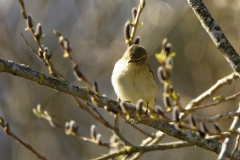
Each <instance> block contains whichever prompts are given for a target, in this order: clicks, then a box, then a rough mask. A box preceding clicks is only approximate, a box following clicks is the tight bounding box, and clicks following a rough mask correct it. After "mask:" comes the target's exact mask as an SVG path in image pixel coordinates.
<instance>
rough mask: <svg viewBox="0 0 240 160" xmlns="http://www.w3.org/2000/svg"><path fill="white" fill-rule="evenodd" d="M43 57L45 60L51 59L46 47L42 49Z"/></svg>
mask: <svg viewBox="0 0 240 160" xmlns="http://www.w3.org/2000/svg"><path fill="white" fill-rule="evenodd" d="M43 57H44V58H46V59H50V58H51V57H52V53H51V52H50V51H49V49H48V47H44V49H43Z"/></svg>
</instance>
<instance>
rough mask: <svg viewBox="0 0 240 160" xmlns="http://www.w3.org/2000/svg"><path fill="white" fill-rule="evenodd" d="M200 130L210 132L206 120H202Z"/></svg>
mask: <svg viewBox="0 0 240 160" xmlns="http://www.w3.org/2000/svg"><path fill="white" fill-rule="evenodd" d="M200 130H201V131H203V132H204V133H208V132H209V130H208V128H207V126H206V124H205V123H204V122H200Z"/></svg>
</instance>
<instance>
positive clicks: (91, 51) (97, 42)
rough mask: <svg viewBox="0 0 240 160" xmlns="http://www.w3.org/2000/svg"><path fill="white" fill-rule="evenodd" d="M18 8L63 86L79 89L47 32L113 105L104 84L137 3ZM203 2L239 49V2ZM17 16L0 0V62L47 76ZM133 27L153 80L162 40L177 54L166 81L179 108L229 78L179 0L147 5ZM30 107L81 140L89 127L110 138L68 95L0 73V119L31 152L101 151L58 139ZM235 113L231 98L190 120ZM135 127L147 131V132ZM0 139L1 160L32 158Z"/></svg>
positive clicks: (13, 6)
mask: <svg viewBox="0 0 240 160" xmlns="http://www.w3.org/2000/svg"><path fill="white" fill-rule="evenodd" d="M24 2H25V6H26V10H27V13H30V14H31V15H32V17H33V20H34V21H35V24H37V23H39V22H40V23H41V24H42V26H43V32H44V34H46V37H45V38H44V39H43V40H42V42H43V44H44V45H45V46H48V47H49V49H50V51H51V52H52V53H53V56H52V61H53V63H54V66H55V67H56V68H57V70H58V71H59V72H61V73H62V74H63V75H64V76H65V77H67V80H68V81H69V82H71V83H73V84H75V85H79V86H83V85H85V83H83V82H78V81H77V80H76V79H75V77H74V75H73V73H72V69H71V67H72V66H71V63H70V61H69V60H68V59H64V58H62V55H63V50H62V49H61V47H60V46H59V44H58V39H57V38H56V36H55V35H54V34H53V33H52V30H53V29H56V30H58V31H59V32H60V33H62V35H64V36H65V37H66V38H68V40H69V41H70V43H71V46H72V49H73V53H72V56H73V58H74V59H75V60H76V61H77V62H78V64H79V67H80V69H81V70H82V71H83V73H84V74H85V76H86V77H87V78H88V79H89V80H90V81H91V82H92V83H93V82H94V81H95V80H96V81H98V83H99V87H100V92H101V93H105V94H106V95H107V96H108V97H109V98H113V99H116V95H115V93H114V91H113V88H112V85H111V73H112V69H113V66H114V64H115V62H116V61H117V60H118V59H119V58H121V56H122V54H123V53H124V52H125V50H126V45H125V44H124V35H123V27H124V24H125V22H126V21H127V20H131V19H132V16H131V9H132V7H135V6H136V7H137V6H138V3H139V1H138V0H134V1H133V0H132V1H127V0H115V1H112V0H98V1H95V0H81V1H79V0H67V1H66V0H58V1H57V0H25V1H24ZM204 3H205V5H206V6H207V8H208V10H209V11H210V13H211V14H212V16H213V18H214V19H215V20H216V22H217V23H218V24H219V25H220V26H221V28H222V31H223V32H224V34H225V35H226V36H227V38H228V39H229V41H230V42H231V43H232V45H233V46H234V48H235V49H236V50H237V51H239V50H240V45H239V36H240V30H239V26H240V2H239V1H237V0H232V1H228V0H221V1H218V0H212V1H204ZM20 10H21V9H20V6H19V4H18V1H16V0H0V57H1V58H3V59H8V60H13V61H14V62H16V63H21V64H26V65H28V66H29V67H30V68H32V69H35V70H37V71H41V72H43V73H45V74H47V75H49V72H48V69H47V67H45V66H44V65H43V64H42V63H41V61H39V60H38V59H37V58H36V56H35V55H34V54H33V53H31V52H30V51H29V49H28V48H27V47H26V45H25V44H24V43H23V40H22V38H21V36H20V34H19V32H23V34H24V36H25V37H26V38H27V40H28V42H29V44H30V45H31V46H32V47H33V48H34V49H35V50H38V47H37V44H36V42H35V41H34V40H33V38H32V36H31V34H30V32H28V31H25V28H26V23H25V21H24V19H23V18H22V17H21V14H20ZM141 21H143V22H144V25H143V26H142V27H139V28H138V30H137V35H139V36H141V42H140V44H141V45H143V46H144V47H145V48H146V50H147V51H148V58H149V62H150V65H151V67H152V70H153V71H154V74H155V76H156V70H157V68H158V66H159V64H158V62H157V60H156V58H155V56H154V55H155V53H157V52H160V50H161V42H162V40H163V38H165V37H167V38H168V41H169V42H171V43H172V45H173V51H174V52H176V53H177V55H176V57H174V70H173V76H172V81H173V85H174V89H175V91H176V92H178V93H180V95H181V104H182V105H183V106H186V104H187V103H188V102H189V101H190V100H191V99H192V98H194V97H196V96H198V95H199V94H201V93H202V92H204V91H205V90H207V89H208V88H209V87H211V85H213V84H214V83H215V82H216V81H217V80H218V79H220V78H222V77H224V76H226V75H228V74H230V73H231V72H232V69H231V68H230V66H229V65H228V63H227V62H226V60H225V59H224V57H223V56H222V54H221V53H220V51H218V50H217V48H216V47H215V45H214V44H213V42H212V40H211V38H210V37H209V36H208V35H207V33H206V31H205V30H204V29H203V28H202V26H201V24H200V22H199V21H198V19H197V17H196V16H195V14H194V13H193V11H192V10H191V8H190V7H189V6H188V4H187V1H186V0H166V1H163V0H147V3H146V7H145V9H144V10H143V12H142V15H141V17H140V22H141ZM156 81H158V80H156ZM157 83H158V85H159V86H158V88H159V89H158V97H157V104H160V105H162V104H163V103H162V86H161V85H160V83H159V82H157ZM239 88H240V85H239V83H237V82H235V83H234V85H231V86H226V87H223V88H222V89H221V90H220V92H219V93H218V94H221V95H223V96H228V95H231V94H234V93H236V92H238V91H239ZM218 94H217V95H218ZM210 100H211V99H210ZM210 100H209V101H210ZM37 104H41V105H42V107H43V109H45V110H47V111H48V112H49V113H50V114H52V115H54V116H55V118H56V121H58V122H59V123H62V124H63V123H64V121H65V120H75V121H76V123H77V124H78V125H79V131H78V132H79V133H80V134H81V135H83V136H87V137H88V136H89V134H90V126H91V125H92V124H95V125H96V126H97V131H98V133H101V134H102V140H103V141H108V140H109V138H110V136H111V131H109V130H108V129H106V128H105V127H103V125H101V124H99V123H98V122H96V121H94V120H93V119H92V118H91V117H90V116H88V115H87V114H86V113H85V112H84V111H82V110H81V109H79V108H78V107H77V105H76V102H75V101H74V100H73V99H72V98H71V96H68V95H65V94H63V93H58V92H56V91H54V90H52V89H51V88H48V87H44V86H39V85H37V84H36V83H34V82H31V81H28V80H27V79H23V78H19V77H14V76H12V75H10V74H7V73H1V74H0V116H1V117H3V118H4V119H5V120H6V121H8V122H9V123H10V127H11V130H12V132H14V133H15V134H16V135H17V136H19V137H20V138H21V139H22V140H23V141H25V142H27V143H29V144H30V145H31V146H32V147H33V148H34V149H36V150H37V151H38V152H39V153H41V154H42V155H44V156H45V157H46V158H48V159H51V160H55V159H57V160H68V159H71V160H74V159H90V158H94V157H97V156H100V155H101V154H104V153H107V152H108V150H107V149H106V148H103V147H99V146H96V145H93V144H89V143H85V142H83V141H81V140H79V139H77V138H75V137H72V136H66V135H65V133H64V131H63V130H61V129H56V128H51V127H50V125H49V124H48V123H47V122H46V121H44V120H41V119H39V118H37V117H36V116H34V115H33V113H32V109H33V108H35V107H36V106H37ZM237 107H238V99H236V100H235V101H232V102H227V103H223V104H221V105H219V106H215V107H211V108H209V109H205V110H203V111H198V112H195V114H196V115H198V116H206V117H208V116H213V115H216V114H219V113H223V112H226V111H235V110H236V109H237ZM101 113H102V114H103V115H104V116H105V117H106V118H107V119H108V120H109V121H110V122H112V121H113V118H112V116H111V115H110V116H109V114H108V113H107V112H105V111H101ZM229 122H230V121H229V120H227V121H224V123H221V125H222V127H223V128H224V129H227V128H228V127H229V124H230V123H229ZM209 126H211V125H209ZM142 128H143V129H145V130H146V131H149V132H155V131H154V130H152V129H149V128H147V127H142ZM210 128H211V127H210ZM120 132H121V133H122V134H123V135H124V136H125V137H126V138H127V139H128V140H129V141H130V142H131V143H133V144H135V145H138V144H140V143H141V141H142V140H143V139H145V138H146V137H145V136H144V135H142V134H141V133H139V132H136V131H135V130H133V129H132V128H130V127H129V126H128V125H127V124H125V123H121V125H120ZM0 137H1V138H0V157H1V159H4V160H10V159H14V160H26V159H29V160H33V159H37V158H36V156H35V155H33V154H32V153H31V152H30V151H29V150H27V149H26V148H24V147H22V146H21V145H20V144H18V143H17V142H16V141H15V140H13V139H11V138H10V137H8V136H6V135H5V134H4V132H3V130H0ZM174 140H176V139H173V138H165V139H164V140H163V141H162V142H169V141H174ZM216 156H217V155H216V154H215V153H213V152H210V151H206V150H204V149H201V148H198V147H191V148H183V149H177V150H167V151H156V152H151V153H147V154H145V155H144V156H143V157H142V158H141V159H168V160H173V159H196V160H202V159H206V160H207V159H208V160H210V159H216Z"/></svg>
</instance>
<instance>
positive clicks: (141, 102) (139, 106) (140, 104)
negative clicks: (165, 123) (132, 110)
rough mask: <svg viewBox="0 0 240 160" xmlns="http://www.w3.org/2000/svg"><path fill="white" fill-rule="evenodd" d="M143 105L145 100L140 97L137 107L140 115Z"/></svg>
mask: <svg viewBox="0 0 240 160" xmlns="http://www.w3.org/2000/svg"><path fill="white" fill-rule="evenodd" d="M142 106H143V100H142V99H139V100H138V101H137V104H136V109H137V112H138V115H139V116H141V115H142Z"/></svg>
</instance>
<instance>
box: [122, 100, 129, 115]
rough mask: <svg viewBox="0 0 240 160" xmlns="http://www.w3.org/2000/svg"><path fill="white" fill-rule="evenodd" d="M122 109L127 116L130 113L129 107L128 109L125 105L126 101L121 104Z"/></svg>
mask: <svg viewBox="0 0 240 160" xmlns="http://www.w3.org/2000/svg"><path fill="white" fill-rule="evenodd" d="M120 107H121V110H122V112H123V113H124V114H127V113H128V111H127V109H126V108H127V107H126V104H125V102H124V101H121V102H120Z"/></svg>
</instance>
